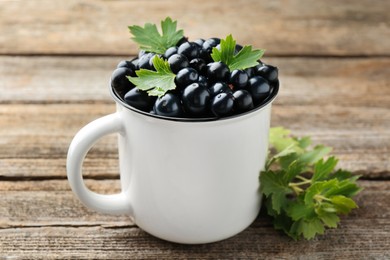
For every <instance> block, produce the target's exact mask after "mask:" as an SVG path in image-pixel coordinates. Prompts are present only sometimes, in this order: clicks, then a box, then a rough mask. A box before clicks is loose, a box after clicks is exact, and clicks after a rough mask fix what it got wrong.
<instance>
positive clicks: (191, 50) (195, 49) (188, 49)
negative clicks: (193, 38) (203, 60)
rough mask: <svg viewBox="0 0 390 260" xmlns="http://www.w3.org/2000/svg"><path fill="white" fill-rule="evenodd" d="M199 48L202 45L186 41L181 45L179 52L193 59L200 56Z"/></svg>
mask: <svg viewBox="0 0 390 260" xmlns="http://www.w3.org/2000/svg"><path fill="white" fill-rule="evenodd" d="M199 49H200V47H199V46H198V44H196V43H194V42H185V43H183V44H182V45H180V46H179V49H177V53H178V54H182V55H184V56H186V57H187V58H188V60H192V59H194V58H197V57H198V56H199Z"/></svg>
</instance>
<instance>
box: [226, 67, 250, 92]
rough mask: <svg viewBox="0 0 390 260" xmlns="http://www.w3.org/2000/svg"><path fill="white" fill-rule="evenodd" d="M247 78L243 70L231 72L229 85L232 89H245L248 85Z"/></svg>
mask: <svg viewBox="0 0 390 260" xmlns="http://www.w3.org/2000/svg"><path fill="white" fill-rule="evenodd" d="M248 80H249V76H248V73H246V71H245V70H233V71H232V73H231V74H230V84H232V85H233V86H234V89H235V90H237V89H242V88H245V87H246V85H247V84H248Z"/></svg>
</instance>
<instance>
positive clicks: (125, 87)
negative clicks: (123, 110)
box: [111, 67, 134, 97]
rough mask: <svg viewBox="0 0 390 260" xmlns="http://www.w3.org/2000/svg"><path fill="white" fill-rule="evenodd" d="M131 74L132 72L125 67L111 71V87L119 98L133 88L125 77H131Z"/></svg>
mask: <svg viewBox="0 0 390 260" xmlns="http://www.w3.org/2000/svg"><path fill="white" fill-rule="evenodd" d="M133 73H134V71H133V70H131V69H129V68H126V67H120V68H117V69H116V70H114V71H113V73H112V75H111V87H112V88H113V89H114V90H115V92H116V93H118V94H119V95H120V96H121V97H123V95H124V94H125V93H126V92H127V91H129V90H130V89H132V88H133V87H134V85H133V84H132V83H131V82H130V81H129V80H128V79H127V77H126V76H131V75H132V74H133Z"/></svg>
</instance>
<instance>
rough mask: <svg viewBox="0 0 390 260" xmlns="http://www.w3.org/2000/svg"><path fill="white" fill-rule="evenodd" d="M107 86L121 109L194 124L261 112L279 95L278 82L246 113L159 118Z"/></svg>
mask: <svg viewBox="0 0 390 260" xmlns="http://www.w3.org/2000/svg"><path fill="white" fill-rule="evenodd" d="M109 85H110V94H111V97H113V98H114V100H115V101H116V103H117V104H120V105H121V106H122V107H125V108H127V109H129V110H131V111H134V112H136V113H138V114H141V115H144V116H148V117H152V118H156V119H161V120H168V121H176V122H194V123H196V122H212V121H221V120H229V119H235V118H238V117H242V116H245V115H248V114H252V113H255V112H257V111H259V110H262V109H263V108H265V107H267V106H268V105H270V104H271V103H272V102H273V101H274V100H275V98H276V96H277V95H278V93H279V86H280V80H278V84H276V85H275V86H274V87H273V89H272V92H271V94H270V95H269V96H268V97H267V98H266V99H265V101H263V103H262V104H261V105H259V106H258V107H256V108H254V109H252V110H249V111H246V112H244V113H240V114H236V115H231V116H227V117H203V118H202V117H199V118H196V117H168V116H161V115H156V114H151V113H149V112H145V111H142V110H140V109H137V108H135V107H132V106H130V105H129V104H127V103H125V102H124V101H123V100H122V98H121V97H120V96H119V95H118V93H117V92H116V91H115V90H114V88H113V87H112V86H111V84H109Z"/></svg>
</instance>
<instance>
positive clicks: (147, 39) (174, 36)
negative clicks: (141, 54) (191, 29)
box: [129, 17, 184, 54]
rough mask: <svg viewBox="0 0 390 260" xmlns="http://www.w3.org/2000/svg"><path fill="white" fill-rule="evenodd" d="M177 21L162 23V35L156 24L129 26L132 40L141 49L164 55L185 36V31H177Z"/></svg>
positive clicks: (169, 19) (167, 19) (169, 20)
mask: <svg viewBox="0 0 390 260" xmlns="http://www.w3.org/2000/svg"><path fill="white" fill-rule="evenodd" d="M176 27H177V21H172V19H171V18H170V17H167V18H165V20H164V21H161V29H162V35H161V34H160V33H159V32H158V30H157V27H156V25H155V24H151V23H146V24H145V25H144V27H141V26H138V25H133V26H129V30H130V33H131V34H132V35H133V37H132V39H133V40H134V41H135V42H136V43H138V44H139V45H140V49H142V50H145V51H147V52H154V53H157V54H164V52H165V51H166V50H167V49H168V48H169V47H172V46H175V45H176V44H177V43H178V42H179V41H180V39H181V38H182V37H183V36H184V32H183V30H178V31H177V29H176Z"/></svg>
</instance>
